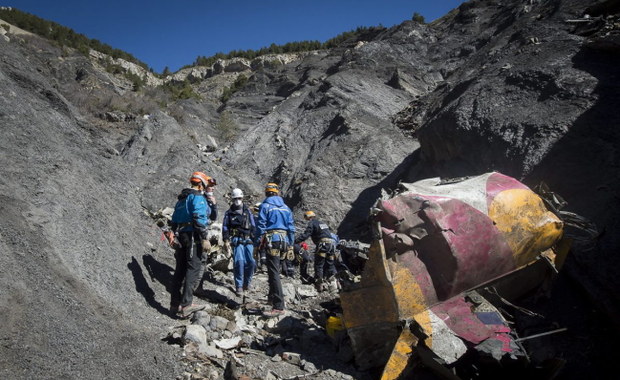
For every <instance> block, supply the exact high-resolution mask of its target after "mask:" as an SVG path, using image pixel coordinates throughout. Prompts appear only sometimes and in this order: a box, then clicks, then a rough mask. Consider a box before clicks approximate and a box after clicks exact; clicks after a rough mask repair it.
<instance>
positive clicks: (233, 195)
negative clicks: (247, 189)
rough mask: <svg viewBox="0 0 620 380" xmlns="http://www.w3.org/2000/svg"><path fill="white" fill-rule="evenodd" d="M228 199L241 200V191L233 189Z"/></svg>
mask: <svg viewBox="0 0 620 380" xmlns="http://www.w3.org/2000/svg"><path fill="white" fill-rule="evenodd" d="M230 197H231V198H232V199H235V198H243V191H241V189H233V190H232V191H231V192H230Z"/></svg>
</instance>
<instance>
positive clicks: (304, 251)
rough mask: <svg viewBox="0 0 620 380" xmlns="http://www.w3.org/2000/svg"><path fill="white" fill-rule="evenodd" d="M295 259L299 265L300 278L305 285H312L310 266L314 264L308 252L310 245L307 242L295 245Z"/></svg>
mask: <svg viewBox="0 0 620 380" xmlns="http://www.w3.org/2000/svg"><path fill="white" fill-rule="evenodd" d="M293 249H294V252H295V259H296V260H297V262H298V263H299V278H300V279H301V282H302V283H304V284H310V283H311V282H312V280H313V278H312V276H310V274H309V273H308V264H309V263H310V262H312V261H313V260H312V256H311V255H310V252H308V244H307V243H306V242H305V241H302V242H301V243H295V245H294V247H293Z"/></svg>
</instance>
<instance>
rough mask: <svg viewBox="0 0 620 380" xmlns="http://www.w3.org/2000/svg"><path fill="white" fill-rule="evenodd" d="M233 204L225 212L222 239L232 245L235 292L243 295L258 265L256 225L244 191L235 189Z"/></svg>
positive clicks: (227, 245)
mask: <svg viewBox="0 0 620 380" xmlns="http://www.w3.org/2000/svg"><path fill="white" fill-rule="evenodd" d="M231 198H232V204H231V205H230V208H229V209H228V211H226V213H225V214H224V221H223V222H222V240H224V244H225V245H226V247H228V248H230V247H231V246H232V251H233V272H234V275H235V289H236V290H235V293H236V294H237V296H242V295H243V292H245V291H246V290H248V288H249V286H250V282H251V281H252V275H253V274H254V269H255V267H256V261H255V260H254V256H253V254H254V233H255V229H256V225H255V223H254V216H253V215H252V212H251V211H250V208H249V207H248V206H246V205H245V204H243V191H241V189H233V190H232V192H231Z"/></svg>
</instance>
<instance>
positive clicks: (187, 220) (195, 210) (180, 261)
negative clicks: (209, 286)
mask: <svg viewBox="0 0 620 380" xmlns="http://www.w3.org/2000/svg"><path fill="white" fill-rule="evenodd" d="M209 180H210V177H208V176H207V175H206V174H204V173H202V172H194V173H192V176H191V177H190V179H189V181H190V184H191V187H190V188H186V189H183V191H182V192H181V194H180V195H179V196H178V200H177V203H176V205H175V207H174V213H173V214H172V220H171V222H170V227H171V229H172V231H173V232H174V233H175V235H177V237H178V242H179V244H178V245H177V247H176V252H175V259H176V266H175V269H174V275H173V278H172V294H171V300H170V308H171V311H172V312H176V313H177V314H178V315H179V316H180V317H181V318H189V316H190V315H191V314H192V313H193V312H195V311H197V310H202V309H204V308H205V305H198V304H195V303H193V291H194V285H196V283H197V281H198V279H199V278H198V277H199V276H200V270H201V265H202V257H203V251H207V250H208V249H209V246H210V244H209V240H208V239H207V226H208V225H209V221H210V219H209V215H211V210H210V208H209V205H208V203H207V199H206V197H205V196H204V190H205V189H206V188H207V186H208V185H209Z"/></svg>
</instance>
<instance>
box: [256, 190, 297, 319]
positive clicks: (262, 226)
mask: <svg viewBox="0 0 620 380" xmlns="http://www.w3.org/2000/svg"><path fill="white" fill-rule="evenodd" d="M279 193H280V189H279V188H278V185H277V184H275V183H268V184H267V186H265V196H266V198H265V200H263V203H262V204H261V205H260V207H259V210H258V218H257V222H256V230H257V234H258V236H259V246H260V247H261V248H264V249H265V250H266V257H267V274H268V277H269V280H268V281H269V297H268V298H269V299H270V300H271V302H272V305H273V308H272V309H271V310H269V311H265V312H263V314H264V315H265V316H268V317H275V316H278V315H282V314H284V295H283V293H282V283H281V282H280V257H285V256H286V255H287V254H288V253H289V247H290V248H291V250H292V248H293V242H294V241H295V224H294V222H293V213H292V211H291V209H290V208H289V207H288V206H287V205H286V204H284V200H283V199H282V198H281V197H280V196H279V195H278V194H279Z"/></svg>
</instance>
